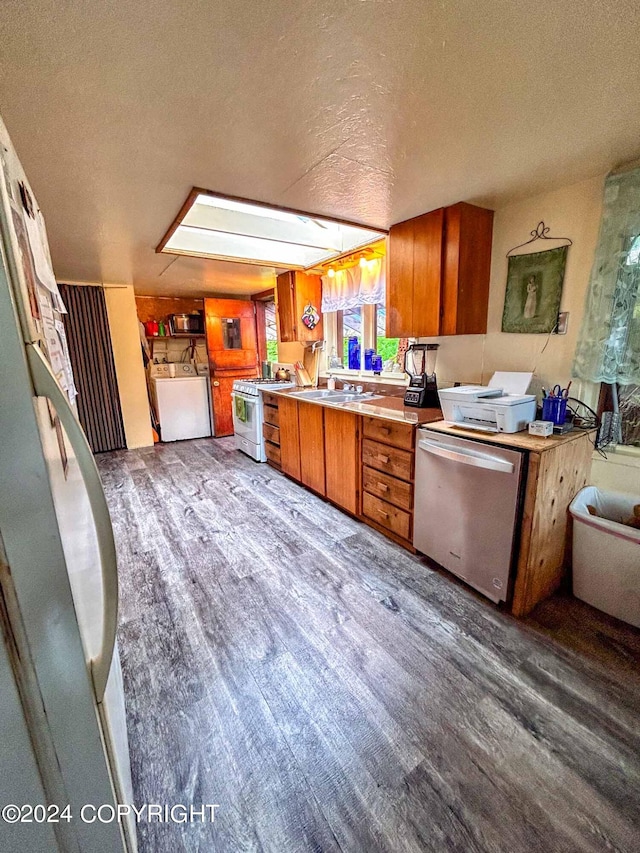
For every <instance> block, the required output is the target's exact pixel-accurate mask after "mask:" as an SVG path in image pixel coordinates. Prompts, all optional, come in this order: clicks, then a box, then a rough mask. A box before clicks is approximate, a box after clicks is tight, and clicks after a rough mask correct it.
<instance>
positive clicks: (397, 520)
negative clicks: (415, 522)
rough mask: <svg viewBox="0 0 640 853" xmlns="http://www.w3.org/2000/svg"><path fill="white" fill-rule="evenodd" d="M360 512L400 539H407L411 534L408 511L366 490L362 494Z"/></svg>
mask: <svg viewBox="0 0 640 853" xmlns="http://www.w3.org/2000/svg"><path fill="white" fill-rule="evenodd" d="M362 514H363V515H365V516H366V517H367V518H370V519H371V520H372V521H375V522H376V524H380V525H381V526H382V527H385V528H386V529H387V530H390V531H391V532H392V533H395V534H396V536H400V537H401V538H402V539H409V537H410V536H411V515H410V513H408V512H405V511H404V510H403V509H398V507H397V506H393V504H390V503H387V501H381V500H380V498H376V497H374V496H373V495H370V494H369V493H368V492H364V493H363V495H362Z"/></svg>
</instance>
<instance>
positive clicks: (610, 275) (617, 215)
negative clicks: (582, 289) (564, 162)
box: [573, 167, 640, 447]
mask: <svg viewBox="0 0 640 853" xmlns="http://www.w3.org/2000/svg"><path fill="white" fill-rule="evenodd" d="M639 193H640V168H637V167H631V168H622V169H620V170H619V171H617V172H613V173H611V174H610V175H608V176H607V178H606V180H605V188H604V203H603V213H602V221H601V225H600V235H599V238H598V245H597V248H596V255H595V259H594V263H593V267H592V270H591V278H590V281H589V290H588V293H587V303H586V310H585V316H584V320H583V323H582V328H581V330H580V337H579V340H578V345H577V348H576V356H575V360H574V364H573V375H574V376H575V377H577V378H578V379H581V380H583V381H584V382H585V383H586V390H587V391H588V390H589V389H591V388H596V389H597V388H598V387H600V392H601V393H600V400H599V404H600V405H599V412H600V413H602V412H605V413H607V412H609V413H612V414H609V415H606V416H605V417H604V418H603V420H604V427H603V429H602V431H601V436H600V438H601V441H602V440H604V441H605V442H608V443H611V444H626V445H632V446H635V447H640V206H639V205H638V194H639ZM600 383H601V384H600ZM618 411H619V413H620V417H618V416H617V414H615V413H616V412H618Z"/></svg>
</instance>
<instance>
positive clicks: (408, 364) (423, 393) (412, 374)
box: [404, 344, 440, 408]
mask: <svg viewBox="0 0 640 853" xmlns="http://www.w3.org/2000/svg"><path fill="white" fill-rule="evenodd" d="M438 346H439V344H411V346H410V347H409V348H408V349H407V351H406V352H405V354H404V372H405V373H408V374H409V387H408V388H407V390H406V391H405V393H404V404H405V406H416V407H417V408H438V407H439V406H440V400H439V399H438V385H437V383H436V358H437V356H438Z"/></svg>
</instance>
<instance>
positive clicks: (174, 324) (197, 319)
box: [169, 311, 204, 335]
mask: <svg viewBox="0 0 640 853" xmlns="http://www.w3.org/2000/svg"><path fill="white" fill-rule="evenodd" d="M169 324H170V326H171V334H172V335H204V316H203V312H202V311H196V312H194V313H193V314H171V315H170V316H169Z"/></svg>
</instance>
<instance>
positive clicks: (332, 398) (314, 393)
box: [290, 388, 380, 403]
mask: <svg viewBox="0 0 640 853" xmlns="http://www.w3.org/2000/svg"><path fill="white" fill-rule="evenodd" d="M290 396H291V397H300V398H301V399H302V400H320V401H322V402H325V403H352V402H358V403H360V402H366V401H367V400H377V399H379V397H380V394H358V393H355V392H351V391H339V390H335V391H329V389H328V388H313V389H310V390H308V391H292V392H291V394H290Z"/></svg>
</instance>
